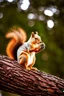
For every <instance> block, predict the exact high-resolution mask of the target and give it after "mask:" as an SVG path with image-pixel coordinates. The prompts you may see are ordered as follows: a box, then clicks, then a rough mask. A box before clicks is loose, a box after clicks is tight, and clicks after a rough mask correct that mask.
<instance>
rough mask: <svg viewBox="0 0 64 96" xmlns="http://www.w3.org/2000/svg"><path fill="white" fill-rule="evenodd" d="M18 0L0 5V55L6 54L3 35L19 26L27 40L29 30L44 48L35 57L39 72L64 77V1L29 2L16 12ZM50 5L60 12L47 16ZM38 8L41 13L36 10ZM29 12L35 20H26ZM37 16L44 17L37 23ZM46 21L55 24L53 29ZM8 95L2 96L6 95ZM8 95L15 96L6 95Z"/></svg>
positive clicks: (5, 40)
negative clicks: (41, 42) (1, 15)
mask: <svg viewBox="0 0 64 96" xmlns="http://www.w3.org/2000/svg"><path fill="white" fill-rule="evenodd" d="M19 1H22V0H14V2H12V3H9V2H7V1H3V2H1V3H0V13H3V17H2V18H0V54H4V55H6V46H7V44H8V42H9V40H8V39H6V38H5V34H6V33H7V31H8V30H9V29H10V28H11V27H13V26H20V27H22V28H23V29H24V30H25V31H26V33H27V40H28V38H29V37H30V34H31V32H32V31H34V32H35V31H38V32H39V35H40V36H41V38H42V40H43V41H44V42H45V44H46V48H45V50H44V51H42V52H40V53H38V54H37V55H36V57H37V59H36V64H35V66H36V67H37V68H38V69H40V70H42V71H45V72H48V73H51V74H53V75H56V76H59V77H61V78H64V5H63V4H64V1H63V0H40V1H39V0H30V6H29V8H28V10H26V11H23V10H19V9H18V2H19ZM51 6H52V7H55V8H57V10H58V11H59V12H58V13H54V15H53V16H46V15H45V14H44V10H45V9H46V8H51ZM41 7H42V8H43V11H39V8H41ZM30 13H34V14H36V17H37V18H35V19H28V18H27V16H28V14H30ZM40 15H42V16H43V17H44V19H43V20H39V18H38V17H39V16H40ZM49 19H51V20H53V21H54V27H53V28H51V29H49V28H48V27H47V20H49ZM32 24H33V25H32ZM3 94H4V93H3ZM7 94H8V93H6V94H5V95H3V96H7ZM8 96H14V95H10V94H8Z"/></svg>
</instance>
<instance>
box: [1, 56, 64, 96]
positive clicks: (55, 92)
mask: <svg viewBox="0 0 64 96" xmlns="http://www.w3.org/2000/svg"><path fill="white" fill-rule="evenodd" d="M0 90H4V91H7V92H11V93H16V94H21V95H22V96H25V95H26V96H64V80H62V79H60V78H58V77H56V76H53V75H50V74H47V73H44V72H41V71H39V70H38V71H36V70H26V69H24V68H23V67H22V66H21V65H20V64H18V62H17V61H14V60H12V59H10V58H8V57H7V56H2V55H0Z"/></svg>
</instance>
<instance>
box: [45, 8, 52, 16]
mask: <svg viewBox="0 0 64 96" xmlns="http://www.w3.org/2000/svg"><path fill="white" fill-rule="evenodd" d="M44 14H45V15H47V16H53V12H52V11H51V10H49V9H45V10H44Z"/></svg>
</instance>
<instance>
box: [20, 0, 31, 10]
mask: <svg viewBox="0 0 64 96" xmlns="http://www.w3.org/2000/svg"><path fill="white" fill-rule="evenodd" d="M29 5H30V2H29V0H23V1H22V3H21V4H20V8H21V9H22V10H27V9H28V8H29Z"/></svg>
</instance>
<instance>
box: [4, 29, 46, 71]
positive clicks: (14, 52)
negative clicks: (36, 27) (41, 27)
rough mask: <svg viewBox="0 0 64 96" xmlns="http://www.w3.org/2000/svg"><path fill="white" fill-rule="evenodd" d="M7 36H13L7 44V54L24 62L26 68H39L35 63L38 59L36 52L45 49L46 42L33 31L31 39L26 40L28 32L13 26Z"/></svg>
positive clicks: (20, 62)
mask: <svg viewBox="0 0 64 96" xmlns="http://www.w3.org/2000/svg"><path fill="white" fill-rule="evenodd" d="M6 38H12V39H11V40H10V42H9V43H8V45H7V48H6V53H7V55H8V56H9V57H10V58H12V59H14V60H17V61H18V62H19V64H22V65H23V66H24V68H25V69H27V70H31V69H35V70H36V69H37V68H34V67H33V65H34V64H35V61H36V56H35V54H36V53H38V52H40V51H41V50H42V49H45V43H44V42H42V40H41V37H40V36H39V35H38V32H36V34H35V33H34V32H32V34H31V36H30V38H29V40H28V41H27V42H26V38H27V36H26V32H25V31H24V30H23V29H22V28H12V29H11V30H10V31H9V32H8V33H7V34H6Z"/></svg>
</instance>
